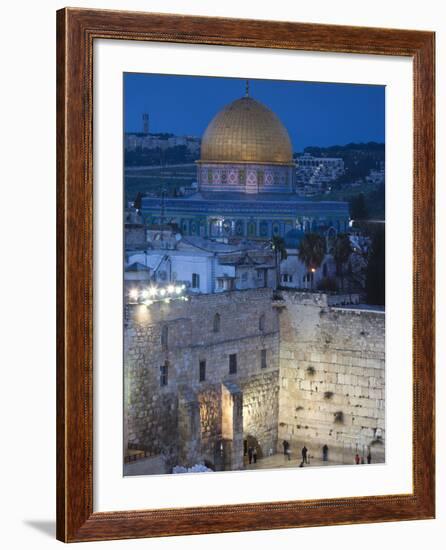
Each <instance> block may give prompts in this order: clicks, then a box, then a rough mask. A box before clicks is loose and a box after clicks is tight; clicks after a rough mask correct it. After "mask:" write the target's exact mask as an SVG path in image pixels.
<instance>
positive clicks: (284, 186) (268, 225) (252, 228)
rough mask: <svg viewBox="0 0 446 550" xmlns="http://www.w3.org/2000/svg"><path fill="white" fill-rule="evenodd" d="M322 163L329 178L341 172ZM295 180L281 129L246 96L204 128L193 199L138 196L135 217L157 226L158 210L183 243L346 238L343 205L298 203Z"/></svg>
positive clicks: (288, 143) (285, 135)
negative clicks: (300, 235)
mask: <svg viewBox="0 0 446 550" xmlns="http://www.w3.org/2000/svg"><path fill="white" fill-rule="evenodd" d="M327 160H328V162H327V163H325V164H326V165H327V167H328V166H330V167H331V168H330V170H331V172H330V174H331V173H332V172H333V173H334V172H336V171H340V170H341V168H337V166H338V160H339V159H327ZM331 161H333V162H331ZM334 161H335V162H334ZM341 163H342V160H341ZM325 164H324V166H325ZM332 165H333V166H332ZM295 172H296V168H295V163H294V160H293V155H292V146H291V141H290V138H289V135H288V132H287V130H286V128H285V126H284V125H283V124H282V122H281V121H280V120H279V119H278V117H277V116H276V115H275V114H274V113H273V112H272V111H271V110H270V109H268V108H267V107H266V106H265V105H263V104H262V103H260V102H258V101H256V100H255V99H253V98H252V97H249V95H246V96H245V97H242V98H240V99H237V100H236V101H233V102H232V103H230V104H229V105H227V106H225V107H224V108H223V109H222V110H221V111H220V112H219V113H217V115H216V116H215V117H214V118H213V119H212V121H211V122H210V124H209V126H208V127H207V129H206V131H205V133H204V135H203V139H202V144H201V157H200V160H199V161H197V181H198V189H197V191H196V192H195V193H192V194H190V195H188V196H187V197H169V198H167V199H165V200H163V199H161V198H157V197H149V196H145V197H143V199H142V214H143V216H144V218H145V220H146V222H147V223H149V224H152V223H160V222H161V211H162V210H163V212H164V215H165V221H167V222H168V223H176V224H177V225H178V226H179V227H180V229H181V232H182V233H183V235H191V236H201V237H208V238H222V237H223V238H230V237H231V238H236V239H243V238H246V239H249V240H254V239H258V240H268V239H271V238H272V237H273V236H281V237H283V236H285V234H286V233H287V232H288V231H290V230H292V229H300V230H302V231H320V232H323V231H325V230H326V229H327V228H329V227H334V228H335V229H337V230H338V231H346V230H347V227H348V221H349V208H348V203H346V202H341V201H327V202H323V201H317V202H316V201H313V202H311V201H308V200H305V199H302V198H300V197H298V196H297V195H296V186H295ZM326 172H327V174H328V172H329V170H328V168H327V169H326ZM321 177H322V176H321ZM325 177H329V176H328V175H327V176H325ZM330 177H334V176H330Z"/></svg>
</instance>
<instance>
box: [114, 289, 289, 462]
mask: <svg viewBox="0 0 446 550" xmlns="http://www.w3.org/2000/svg"><path fill="white" fill-rule="evenodd" d="M129 307H130V309H131V311H130V312H129V315H128V320H127V326H126V330H125V342H124V345H125V352H124V357H125V361H124V363H125V379H124V386H125V397H126V409H127V410H126V430H125V434H126V438H127V442H125V443H124V447H125V448H126V447H127V444H131V445H133V446H139V447H141V448H144V449H145V450H147V451H148V453H149V454H150V455H156V454H162V455H163V456H164V457H165V460H166V462H167V463H168V466H172V465H175V463H176V462H178V461H182V463H185V462H193V461H194V460H195V461H204V460H206V461H209V462H210V463H212V464H213V465H215V460H216V454H217V455H218V449H219V447H218V446H219V444H220V442H221V440H222V421H221V418H222V406H221V395H222V385H223V384H232V385H235V386H236V387H238V388H240V390H241V395H240V397H237V403H238V402H240V403H241V404H242V405H241V407H242V409H243V415H244V416H243V419H244V420H243V425H244V426H245V423H246V427H247V428H246V429H249V430H250V433H251V432H252V433H255V434H256V437H257V438H258V439H259V442H260V443H259V445H261V448H259V451H261V452H266V451H263V450H262V449H263V446H264V445H265V446H266V447H265V448H268V449H269V448H271V446H272V447H275V446H276V440H275V438H276V437H277V421H278V418H277V414H278V407H277V402H278V399H277V396H278V369H279V353H278V350H279V331H278V328H279V326H278V314H277V311H276V310H275V308H273V302H272V291H271V290H270V289H258V290H247V291H237V292H229V293H224V294H211V295H199V296H192V297H190V300H189V301H188V302H183V301H172V302H171V303H169V304H166V303H155V304H152V305H151V306H150V307H146V306H143V305H135V306H129ZM216 316H218V323H217V325H218V326H216V322H215V321H216ZM262 350H266V358H267V361H266V365H263V366H262V362H261V353H262ZM231 354H236V355H237V368H236V372H235V373H230V372H229V356H230V355H231ZM200 361H205V362H206V372H205V380H204V381H200V379H199V365H200ZM162 366H167V384H166V385H162V384H161V377H160V375H161V370H160V369H161V367H162ZM262 367H265V368H262ZM235 386H234V387H235ZM232 393H233V394H234V395H235V394H236V393H237V392H236V390H235V389H233V390H232ZM245 395H246V397H245ZM234 399H235V398H234ZM244 399H246V406H245V405H244ZM193 403H196V408H194V405H193ZM256 418H257V419H260V418H261V419H263V423H262V428H254V422H255V420H254V419H256ZM190 440H193V441H190ZM231 448H232V447H231ZM231 452H232V451H231Z"/></svg>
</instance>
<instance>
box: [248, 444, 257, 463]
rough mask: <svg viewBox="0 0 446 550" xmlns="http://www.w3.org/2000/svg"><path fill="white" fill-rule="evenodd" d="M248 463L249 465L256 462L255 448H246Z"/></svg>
mask: <svg viewBox="0 0 446 550" xmlns="http://www.w3.org/2000/svg"><path fill="white" fill-rule="evenodd" d="M248 462H249V464H253V463H254V464H255V463H256V462H257V449H256V448H255V447H248Z"/></svg>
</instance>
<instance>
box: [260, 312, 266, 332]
mask: <svg viewBox="0 0 446 550" xmlns="http://www.w3.org/2000/svg"><path fill="white" fill-rule="evenodd" d="M259 330H260V331H262V332H263V331H264V330H265V315H264V314H263V313H262V315H260V317H259Z"/></svg>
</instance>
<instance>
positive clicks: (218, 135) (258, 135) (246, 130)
mask: <svg viewBox="0 0 446 550" xmlns="http://www.w3.org/2000/svg"><path fill="white" fill-rule="evenodd" d="M201 162H236V163H238V162H240V163H260V164H262V163H265V164H290V163H292V162H293V154H292V147H291V141H290V137H289V135H288V132H287V130H286V128H285V126H284V125H283V124H282V122H281V121H280V120H279V118H278V117H277V116H276V115H275V114H274V113H273V112H272V111H271V110H270V109H268V107H266V106H265V105H263V104H262V103H260V102H259V101H256V100H255V99H253V98H251V97H248V96H246V97H242V98H241V99H237V100H235V101H233V102H232V103H230V104H229V105H227V106H226V107H224V108H223V109H222V110H221V111H220V112H219V113H217V115H215V117H214V118H213V119H212V120H211V122H210V123H209V126H208V127H207V129H206V131H205V133H204V135H203V139H202V142H201Z"/></svg>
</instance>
